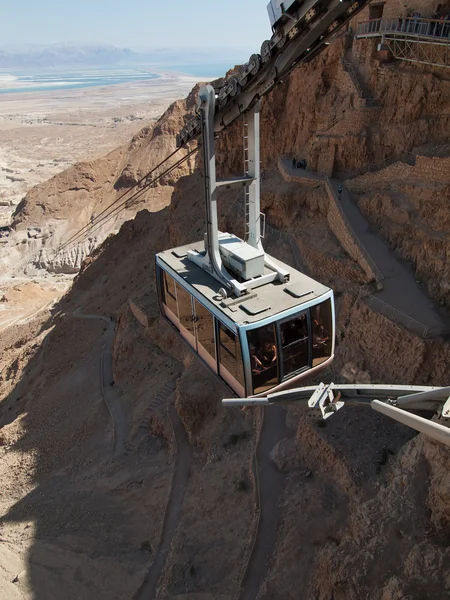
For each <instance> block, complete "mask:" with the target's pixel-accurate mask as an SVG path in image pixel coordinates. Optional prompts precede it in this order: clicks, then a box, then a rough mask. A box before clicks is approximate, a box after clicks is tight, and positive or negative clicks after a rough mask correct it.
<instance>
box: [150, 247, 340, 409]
mask: <svg viewBox="0 0 450 600" xmlns="http://www.w3.org/2000/svg"><path fill="white" fill-rule="evenodd" d="M200 248H201V251H203V249H204V245H203V242H199V243H197V244H190V245H187V246H182V247H180V248H176V249H172V250H166V251H164V252H161V253H159V254H157V255H156V275H157V287H158V297H159V302H160V308H161V312H162V315H163V316H164V317H165V319H167V320H168V321H169V322H170V323H171V325H172V326H173V327H174V328H175V329H176V330H177V332H178V333H179V335H180V336H182V337H183V338H184V340H185V341H186V342H187V343H188V344H189V345H190V346H191V348H192V350H193V351H194V352H195V353H196V354H197V355H198V356H199V357H200V358H201V359H202V360H203V361H204V362H205V363H206V364H207V365H208V367H209V368H210V369H211V370H212V371H213V372H214V373H215V374H216V375H218V376H219V377H220V379H222V381H224V382H225V383H226V384H227V385H228V387H229V388H230V389H231V390H232V391H233V392H234V393H235V394H236V395H237V396H239V397H245V396H258V395H262V396H264V395H266V394H267V393H269V392H274V391H278V390H281V389H283V388H284V387H288V386H289V387H290V386H292V384H294V383H297V382H298V381H299V380H301V379H302V378H304V377H305V376H306V375H308V376H309V375H311V374H312V373H314V372H315V371H317V370H319V369H322V368H324V367H325V366H327V365H328V364H329V363H330V362H331V361H332V359H333V356H334V319H335V315H334V299H333V291H332V290H331V289H330V288H328V287H326V286H324V285H322V284H320V283H318V282H317V281H314V279H311V278H310V277H307V276H306V275H303V274H302V273H300V272H298V271H296V270H295V269H293V268H292V267H289V266H287V265H285V264H284V263H282V262H280V261H277V260H276V259H274V258H272V257H270V259H271V260H272V261H273V262H274V263H276V264H278V265H279V266H280V267H281V268H284V269H286V270H288V271H289V274H290V280H289V282H288V283H281V282H279V281H277V282H273V283H268V284H265V285H263V286H261V287H258V288H256V289H253V290H250V292H249V293H248V294H246V295H244V296H241V297H239V298H236V297H232V298H224V296H223V294H221V288H222V287H223V285H221V284H220V283H219V281H217V280H216V279H214V277H212V276H211V275H209V274H208V273H207V272H206V271H205V270H204V269H202V268H201V267H199V266H197V265H196V264H194V263H193V262H192V261H191V260H189V258H188V256H187V253H188V251H189V250H194V251H195V250H196V249H200Z"/></svg>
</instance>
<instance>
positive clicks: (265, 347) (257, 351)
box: [250, 339, 277, 373]
mask: <svg viewBox="0 0 450 600" xmlns="http://www.w3.org/2000/svg"><path fill="white" fill-rule="evenodd" d="M250 353H251V358H252V371H253V373H261V372H262V371H265V370H267V369H270V367H272V366H273V365H274V364H276V361H277V347H276V345H275V344H274V343H273V342H272V341H271V340H270V339H264V340H262V342H261V344H260V345H259V347H257V348H255V347H254V346H253V347H252V348H251V349H250Z"/></svg>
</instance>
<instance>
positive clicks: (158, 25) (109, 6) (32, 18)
mask: <svg viewBox="0 0 450 600" xmlns="http://www.w3.org/2000/svg"><path fill="white" fill-rule="evenodd" d="M267 3H268V0H226V1H225V2H220V1H217V0H216V1H211V0H190V1H189V0H171V1H170V0H161V1H159V0H124V1H123V2H118V1H117V0H0V8H1V12H0V14H1V20H0V44H1V45H3V44H26V43H38V44H52V43H58V42H67V41H71V42H81V43H100V44H104V43H105V44H114V45H116V46H120V47H124V46H126V47H131V48H133V47H138V46H140V47H143V46H146V47H162V46H164V47H171V46H188V47H199V46H210V47H211V46H221V47H227V48H239V47H241V48H242V47H244V48H246V49H249V50H252V51H255V52H256V51H258V49H259V46H260V43H261V42H262V41H263V40H264V39H265V38H266V37H270V35H271V30H270V23H269V18H268V15H267V10H266V5H267Z"/></svg>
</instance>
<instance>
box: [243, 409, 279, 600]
mask: <svg viewBox="0 0 450 600" xmlns="http://www.w3.org/2000/svg"><path fill="white" fill-rule="evenodd" d="M287 435H288V430H287V427H286V413H285V411H284V410H283V409H282V408H281V407H279V406H270V407H268V408H265V412H264V421H263V424H262V429H261V435H260V438H259V442H258V446H257V449H256V459H257V470H258V483H259V497H260V507H259V522H258V526H257V530H256V537H255V541H254V545H253V550H252V554H251V556H250V558H249V560H248V563H247V568H246V571H245V573H244V577H243V578H242V583H241V593H240V595H239V600H254V599H255V598H256V596H257V594H258V590H259V588H260V586H261V583H262V581H263V579H264V576H265V574H266V572H267V568H268V566H269V561H270V558H271V556H272V553H273V550H274V547H275V542H276V540H277V527H278V500H279V498H280V494H281V492H282V491H283V486H284V479H285V476H284V474H283V473H281V472H280V471H278V469H277V468H276V467H275V466H274V465H272V463H271V462H270V459H269V455H270V452H271V450H272V448H273V447H274V446H275V444H276V443H277V442H279V441H280V440H281V439H282V438H284V437H286V436H287Z"/></svg>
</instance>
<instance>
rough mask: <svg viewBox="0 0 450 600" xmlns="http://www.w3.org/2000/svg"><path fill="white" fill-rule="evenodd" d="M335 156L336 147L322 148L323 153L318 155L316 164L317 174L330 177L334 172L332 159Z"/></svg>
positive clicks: (331, 145) (332, 145)
mask: <svg viewBox="0 0 450 600" xmlns="http://www.w3.org/2000/svg"><path fill="white" fill-rule="evenodd" d="M335 155H336V146H335V145H334V144H330V145H329V146H327V147H326V148H324V150H323V152H321V153H320V154H319V160H318V163H317V172H318V173H321V174H323V175H328V177H332V175H333V170H334V157H335Z"/></svg>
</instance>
